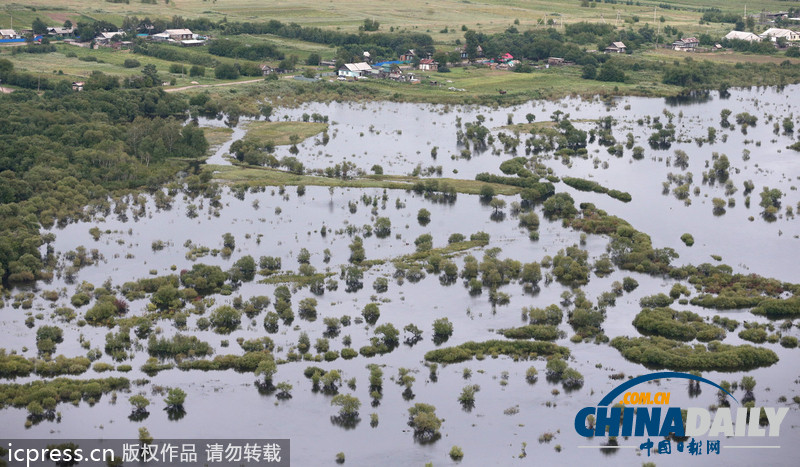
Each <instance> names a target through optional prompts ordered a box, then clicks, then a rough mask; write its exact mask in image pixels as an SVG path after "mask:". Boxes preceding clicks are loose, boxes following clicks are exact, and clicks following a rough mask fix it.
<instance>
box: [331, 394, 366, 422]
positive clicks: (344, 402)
mask: <svg viewBox="0 0 800 467" xmlns="http://www.w3.org/2000/svg"><path fill="white" fill-rule="evenodd" d="M331 405H333V406H337V407H339V413H338V415H337V417H338V418H339V419H340V420H342V421H345V420H346V421H353V420H356V419H358V409H359V408H360V407H361V401H359V400H358V398H357V397H355V396H352V395H350V394H337V395H335V396H333V398H332V399H331Z"/></svg>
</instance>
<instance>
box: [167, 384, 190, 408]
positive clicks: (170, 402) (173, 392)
mask: <svg viewBox="0 0 800 467" xmlns="http://www.w3.org/2000/svg"><path fill="white" fill-rule="evenodd" d="M184 402H186V393H185V392H184V391H183V389H181V388H170V390H169V392H167V398H166V399H164V403H165V404H167V407H166V408H165V410H167V411H168V412H181V411H183V403H184Z"/></svg>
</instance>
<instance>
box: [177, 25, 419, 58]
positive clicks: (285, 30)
mask: <svg viewBox="0 0 800 467" xmlns="http://www.w3.org/2000/svg"><path fill="white" fill-rule="evenodd" d="M171 23H172V24H169V26H170V27H172V26H175V27H185V28H189V29H191V30H192V31H194V32H200V31H217V32H218V33H219V34H221V35H228V36H234V35H240V34H272V35H275V36H280V37H285V38H287V39H299V40H302V41H306V42H314V43H317V44H327V45H333V46H339V47H340V46H345V45H356V44H359V45H364V46H378V47H385V48H390V49H392V50H394V51H395V52H396V53H398V54H400V53H403V52H405V51H406V50H408V49H419V50H423V51H428V50H429V51H430V52H431V53H433V38H432V37H431V36H430V35H428V34H424V33H417V32H413V33H372V34H367V33H365V32H360V33H358V34H355V33H348V32H341V31H334V30H329V29H321V28H317V27H311V26H301V25H299V24H297V23H288V24H287V23H282V22H280V21H278V20H274V19H273V20H270V21H267V22H265V23H250V22H244V23H240V22H228V21H225V20H223V21H219V22H213V21H211V20H209V19H206V18H199V19H183V18H174V19H173V21H172V22H171ZM178 25H180V26H178ZM367 48H369V47H367Z"/></svg>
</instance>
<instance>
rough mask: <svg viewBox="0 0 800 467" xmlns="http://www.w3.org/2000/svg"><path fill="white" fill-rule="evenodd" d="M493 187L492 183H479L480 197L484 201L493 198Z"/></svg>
mask: <svg viewBox="0 0 800 467" xmlns="http://www.w3.org/2000/svg"><path fill="white" fill-rule="evenodd" d="M494 194H495V193H494V187H492V185H488V184H484V185H481V191H480V197H481V199H482V200H484V201H489V200H491V199H492V198H494Z"/></svg>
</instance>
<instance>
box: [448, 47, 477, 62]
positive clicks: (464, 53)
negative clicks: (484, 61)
mask: <svg viewBox="0 0 800 467" xmlns="http://www.w3.org/2000/svg"><path fill="white" fill-rule="evenodd" d="M455 51H456V52H458V53H459V54H460V56H461V60H467V59H469V54H468V53H467V46H466V45H462V46H461V47H457V48H456V50H455ZM481 57H483V47H481V46H478V47H477V48H475V58H481Z"/></svg>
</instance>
